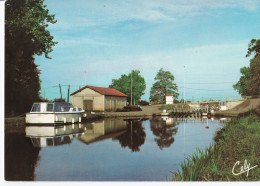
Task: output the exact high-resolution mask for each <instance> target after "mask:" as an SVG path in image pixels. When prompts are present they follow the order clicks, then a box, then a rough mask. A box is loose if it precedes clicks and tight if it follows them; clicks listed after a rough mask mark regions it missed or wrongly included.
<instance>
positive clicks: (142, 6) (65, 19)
mask: <svg viewBox="0 0 260 186" xmlns="http://www.w3.org/2000/svg"><path fill="white" fill-rule="evenodd" d="M59 3H60V4H59ZM71 3H72V4H71ZM47 4H48V8H50V9H52V10H51V13H54V14H56V18H57V20H58V23H56V24H55V25H52V26H51V28H52V29H54V30H56V31H60V32H62V31H65V30H68V29H70V30H78V29H82V28H86V27H97V26H99V27H100V26H101V27H102V26H106V25H110V26H111V25H115V24H118V23H121V22H124V21H129V20H135V21H143V22H148V23H149V22H152V23H162V22H176V21H178V20H180V18H182V19H183V18H186V19H189V18H192V17H194V16H199V15H215V13H216V11H220V10H222V9H226V8H230V9H242V10H246V11H255V10H257V9H258V8H259V6H260V1H258V0H247V1H245V0H217V1H213V0H187V1H183V0H174V1H173V0H160V1H158V0H153V1H152V0H142V1H139V0H121V1H116V0H101V1H85V0H75V1H68V2H67V3H64V1H50V0H49V1H47ZM56 12H57V13H56ZM182 21H183V20H182Z"/></svg>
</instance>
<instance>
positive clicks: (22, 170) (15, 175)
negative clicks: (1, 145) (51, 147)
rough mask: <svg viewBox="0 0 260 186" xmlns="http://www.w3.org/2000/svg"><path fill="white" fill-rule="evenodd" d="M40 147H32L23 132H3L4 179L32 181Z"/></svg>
mask: <svg viewBox="0 0 260 186" xmlns="http://www.w3.org/2000/svg"><path fill="white" fill-rule="evenodd" d="M40 150H41V148H35V147H33V145H32V143H31V141H30V139H29V138H25V134H24V133H6V134H5V179H6V180H7V181H32V180H34V178H35V173H34V172H35V169H36V166H37V162H38V160H39V152H40Z"/></svg>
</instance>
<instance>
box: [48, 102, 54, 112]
mask: <svg viewBox="0 0 260 186" xmlns="http://www.w3.org/2000/svg"><path fill="white" fill-rule="evenodd" d="M47 112H53V103H48V104H47Z"/></svg>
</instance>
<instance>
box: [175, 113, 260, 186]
mask: <svg viewBox="0 0 260 186" xmlns="http://www.w3.org/2000/svg"><path fill="white" fill-rule="evenodd" d="M259 133H260V117H259V116H258V115H255V114H250V115H249V116H246V117H241V118H233V119H232V120H231V121H229V122H228V123H227V124H226V125H225V126H224V127H223V128H222V129H220V130H219V131H218V132H217V133H216V135H215V138H214V140H215V144H214V145H211V146H210V147H209V148H207V149H206V150H205V152H204V151H202V150H197V152H196V153H194V154H193V155H192V156H189V158H187V160H186V161H185V162H184V163H182V164H181V170H178V171H175V172H173V174H174V177H173V178H172V180H173V181H175V180H177V181H259V180H260V176H259V175H260V169H259V168H255V169H252V170H250V172H249V175H248V177H247V174H246V173H242V174H240V175H233V173H232V169H233V166H234V165H235V163H236V162H237V161H240V164H244V161H245V160H247V162H248V163H250V165H251V167H253V166H254V165H259V164H260V148H259V147H260V135H259ZM240 167H241V166H237V167H235V172H240Z"/></svg>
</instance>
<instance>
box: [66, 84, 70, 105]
mask: <svg viewBox="0 0 260 186" xmlns="http://www.w3.org/2000/svg"><path fill="white" fill-rule="evenodd" d="M67 102H68V103H69V102H70V85H69V87H68V98H67Z"/></svg>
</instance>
